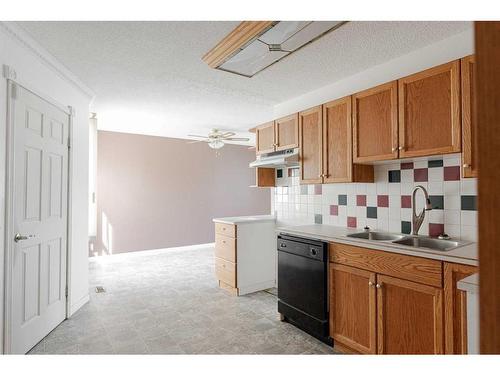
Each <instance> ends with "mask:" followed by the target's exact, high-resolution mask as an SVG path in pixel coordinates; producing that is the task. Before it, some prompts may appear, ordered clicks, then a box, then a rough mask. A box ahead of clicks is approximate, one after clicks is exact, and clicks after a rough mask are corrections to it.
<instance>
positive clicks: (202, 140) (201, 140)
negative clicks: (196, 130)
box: [188, 139, 208, 144]
mask: <svg viewBox="0 0 500 375" xmlns="http://www.w3.org/2000/svg"><path fill="white" fill-rule="evenodd" d="M199 142H208V141H207V140H205V139H200V140H198V141H191V142H188V144H191V143H199Z"/></svg>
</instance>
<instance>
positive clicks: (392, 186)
mask: <svg viewBox="0 0 500 375" xmlns="http://www.w3.org/2000/svg"><path fill="white" fill-rule="evenodd" d="M387 186H388V188H389V190H388V193H389V195H399V194H401V184H399V183H395V182H392V183H389V184H387Z"/></svg>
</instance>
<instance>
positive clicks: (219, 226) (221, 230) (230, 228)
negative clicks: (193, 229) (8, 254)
mask: <svg viewBox="0 0 500 375" xmlns="http://www.w3.org/2000/svg"><path fill="white" fill-rule="evenodd" d="M215 233H216V234H223V235H224V236H228V237H236V225H233V224H225V223H215Z"/></svg>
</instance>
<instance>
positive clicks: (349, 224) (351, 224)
mask: <svg viewBox="0 0 500 375" xmlns="http://www.w3.org/2000/svg"><path fill="white" fill-rule="evenodd" d="M356 226H357V220H356V218H355V217H352V216H348V217H347V227H348V228H356Z"/></svg>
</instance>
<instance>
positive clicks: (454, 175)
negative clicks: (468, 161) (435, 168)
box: [444, 165, 460, 181]
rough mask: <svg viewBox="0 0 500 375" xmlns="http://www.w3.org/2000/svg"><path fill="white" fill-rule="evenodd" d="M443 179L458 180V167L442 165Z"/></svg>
mask: <svg viewBox="0 0 500 375" xmlns="http://www.w3.org/2000/svg"><path fill="white" fill-rule="evenodd" d="M444 180H445V181H458V180H460V167H459V166H458V165H457V166H453V167H444Z"/></svg>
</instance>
